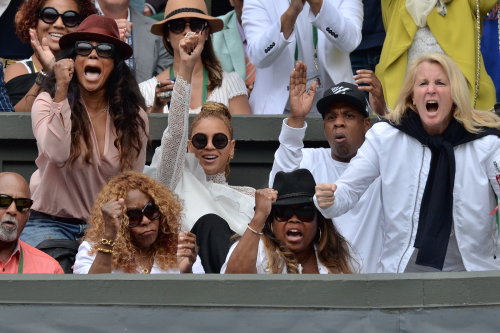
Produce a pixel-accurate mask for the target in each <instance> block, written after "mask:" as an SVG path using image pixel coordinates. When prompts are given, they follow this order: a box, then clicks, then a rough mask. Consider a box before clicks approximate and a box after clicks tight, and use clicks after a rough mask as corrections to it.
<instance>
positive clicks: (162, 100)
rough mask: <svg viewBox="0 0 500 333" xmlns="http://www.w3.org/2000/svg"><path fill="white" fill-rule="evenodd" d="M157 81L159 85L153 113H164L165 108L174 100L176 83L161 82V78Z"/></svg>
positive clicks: (170, 81)
mask: <svg viewBox="0 0 500 333" xmlns="http://www.w3.org/2000/svg"><path fill="white" fill-rule="evenodd" d="M157 80H158V84H157V85H156V87H155V98H154V102H153V107H152V109H151V112H152V113H163V108H164V107H165V105H166V104H167V103H168V102H170V99H171V98H172V90H173V89H174V83H175V81H172V80H161V79H159V78H157Z"/></svg>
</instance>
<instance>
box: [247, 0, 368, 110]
mask: <svg viewBox="0 0 500 333" xmlns="http://www.w3.org/2000/svg"><path fill="white" fill-rule="evenodd" d="M242 20H243V29H244V30H245V35H246V38H247V42H248V49H247V51H248V55H249V57H250V60H251V61H252V63H253V64H254V65H255V67H256V68H257V73H256V81H255V83H254V89H253V91H252V95H251V96H250V106H251V107H252V110H253V112H254V113H255V114H281V113H283V112H284V111H285V110H289V106H287V100H288V89H287V84H288V75H289V73H290V71H291V70H292V69H293V67H294V63H295V62H296V61H298V60H301V61H303V62H305V63H306V65H307V68H308V73H307V78H308V81H309V83H311V82H313V81H316V80H318V79H319V81H320V83H321V84H320V88H319V89H318V92H319V94H318V95H319V96H321V95H322V93H321V89H323V88H321V87H324V88H328V87H331V86H332V85H333V84H334V83H338V82H342V81H345V82H352V72H351V62H350V60H349V53H350V52H351V51H353V50H354V49H356V47H357V46H358V45H359V43H360V42H361V26H362V22H363V4H362V1H361V0H273V1H269V0H245V2H244V7H243V18H242ZM314 110H315V107H314V108H313V112H315V111H314Z"/></svg>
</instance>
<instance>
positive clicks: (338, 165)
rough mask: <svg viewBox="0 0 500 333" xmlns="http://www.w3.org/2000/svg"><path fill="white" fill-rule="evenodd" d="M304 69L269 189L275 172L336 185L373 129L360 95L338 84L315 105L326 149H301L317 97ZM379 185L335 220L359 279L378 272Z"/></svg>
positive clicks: (295, 79) (295, 83) (295, 77)
mask: <svg viewBox="0 0 500 333" xmlns="http://www.w3.org/2000/svg"><path fill="white" fill-rule="evenodd" d="M305 67H306V66H305V65H304V64H303V63H301V62H299V63H297V65H296V67H295V70H294V71H293V72H292V75H291V77H290V115H289V117H288V118H286V119H284V120H283V125H282V128H281V133H280V136H279V141H280V146H279V148H278V150H277V151H276V153H275V155H274V163H273V168H272V171H271V174H270V177H269V187H272V181H273V179H274V176H275V175H276V173H277V172H278V171H285V172H290V171H292V170H295V169H298V168H305V169H308V170H309V171H311V173H312V175H313V176H314V179H315V181H316V183H318V184H321V183H334V182H335V181H336V180H337V179H338V178H339V177H340V176H341V175H342V173H343V172H344V170H345V169H347V166H348V165H349V162H350V160H351V158H353V157H354V156H355V155H356V153H357V151H358V148H359V147H360V146H361V145H362V144H363V142H364V140H365V133H366V132H367V131H368V129H369V128H370V125H371V123H370V119H369V117H368V116H369V114H368V111H367V109H368V105H367V101H366V98H365V96H364V94H363V92H362V91H361V90H359V89H358V87H357V86H355V85H353V84H350V83H346V82H341V83H339V84H337V85H334V86H333V87H331V88H330V89H329V90H327V91H326V92H325V93H324V95H323V98H321V100H319V102H318V103H317V108H318V111H319V112H320V113H321V115H322V116H323V129H324V134H325V138H326V140H327V141H328V143H329V145H330V148H304V143H303V139H304V135H305V132H306V129H307V123H306V121H305V116H306V115H307V114H308V113H309V112H310V110H311V108H312V104H313V100H314V94H315V92H316V84H313V85H312V86H311V88H310V89H309V90H307V89H306V81H307V79H306V71H307V70H306V68H305ZM379 185H380V183H379V180H378V179H377V180H376V181H375V182H374V183H373V184H372V185H371V186H370V188H369V189H368V190H367V191H366V193H365V194H364V195H363V196H362V197H361V199H360V200H359V202H358V203H357V204H356V206H355V207H354V208H353V209H352V210H350V211H349V212H347V213H346V214H344V215H342V216H339V217H337V218H335V219H333V222H334V224H335V227H336V228H337V230H338V231H339V232H340V233H341V234H342V235H343V236H344V237H345V238H346V239H347V241H349V243H350V244H351V247H352V249H353V253H352V255H353V256H354V257H355V259H356V260H357V261H359V264H360V272H361V273H376V272H379V270H380V268H379V258H380V254H381V248H382V243H383V242H382V231H381V225H382V210H381V205H380V186H379Z"/></svg>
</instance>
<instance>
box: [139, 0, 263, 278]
mask: <svg viewBox="0 0 500 333" xmlns="http://www.w3.org/2000/svg"><path fill="white" fill-rule="evenodd" d="M169 3H170V2H169ZM207 36H208V31H207V30H201V31H200V32H199V33H191V32H189V33H187V34H186V35H185V36H184V37H183V38H181V39H180V40H178V43H179V46H178V47H177V48H178V49H179V56H178V57H177V60H178V61H179V67H178V68H179V69H178V72H177V80H176V82H175V85H174V88H173V95H172V104H171V108H170V112H169V114H168V127H167V128H166V129H165V131H164V133H163V137H162V141H161V146H160V147H158V148H157V149H156V151H155V155H154V157H153V161H152V164H151V166H149V167H146V169H145V172H146V173H147V174H149V175H150V176H152V177H153V178H155V179H157V180H159V181H160V182H162V183H163V184H165V185H167V187H168V188H170V189H171V190H173V191H175V193H176V194H177V195H178V196H179V197H180V198H181V199H182V200H183V206H184V207H185V208H184V212H183V213H184V218H183V220H182V223H181V229H182V230H184V231H190V230H192V231H193V233H195V234H196V236H197V244H198V246H199V247H200V251H199V255H200V257H201V260H202V263H203V267H204V269H205V272H207V273H212V272H213V273H218V272H219V270H220V267H221V266H222V264H223V263H224V260H225V258H226V254H227V251H228V250H229V246H230V243H229V238H230V236H231V234H232V233H238V234H242V233H243V232H244V231H245V228H246V226H247V224H248V222H250V219H251V217H252V216H253V207H254V197H253V195H254V192H255V190H254V189H253V188H249V187H236V186H229V185H228V184H227V181H226V176H227V174H228V171H229V170H228V166H229V162H230V160H231V158H232V156H233V155H234V147H235V141H234V139H233V129H232V125H231V119H230V118H231V115H230V113H229V111H228V110H227V108H226V107H225V106H224V105H223V104H220V103H214V102H207V103H205V104H203V106H202V108H201V112H200V113H199V114H198V115H197V116H196V118H195V119H194V121H193V123H192V126H191V131H190V132H191V133H190V134H191V135H190V136H188V135H189V133H188V118H189V101H190V100H192V99H191V91H192V90H194V86H195V83H194V79H193V76H192V74H193V71H195V70H196V66H197V65H198V64H199V63H200V57H202V55H203V50H204V47H205V46H206V43H205V42H204V41H205V40H206V38H207ZM188 137H189V138H190V140H188ZM207 229H210V231H209V230H207ZM214 229H216V231H214ZM216 235H218V236H220V237H218V238H217V240H214V239H213V238H212V237H213V236H216Z"/></svg>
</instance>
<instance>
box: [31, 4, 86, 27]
mask: <svg viewBox="0 0 500 333" xmlns="http://www.w3.org/2000/svg"><path fill="white" fill-rule="evenodd" d="M59 16H61V18H62V21H63V24H64V25H65V26H67V27H69V28H73V27H76V26H77V25H79V24H80V22H82V17H81V16H80V14H78V13H77V12H75V11H74V10H67V11H65V12H64V13H62V14H59V12H58V11H57V9H55V8H53V7H45V8H43V9H42V10H41V11H40V15H39V17H40V19H41V20H42V21H43V22H45V23H47V24H54V23H55V22H56V21H57V19H58V18H59Z"/></svg>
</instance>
